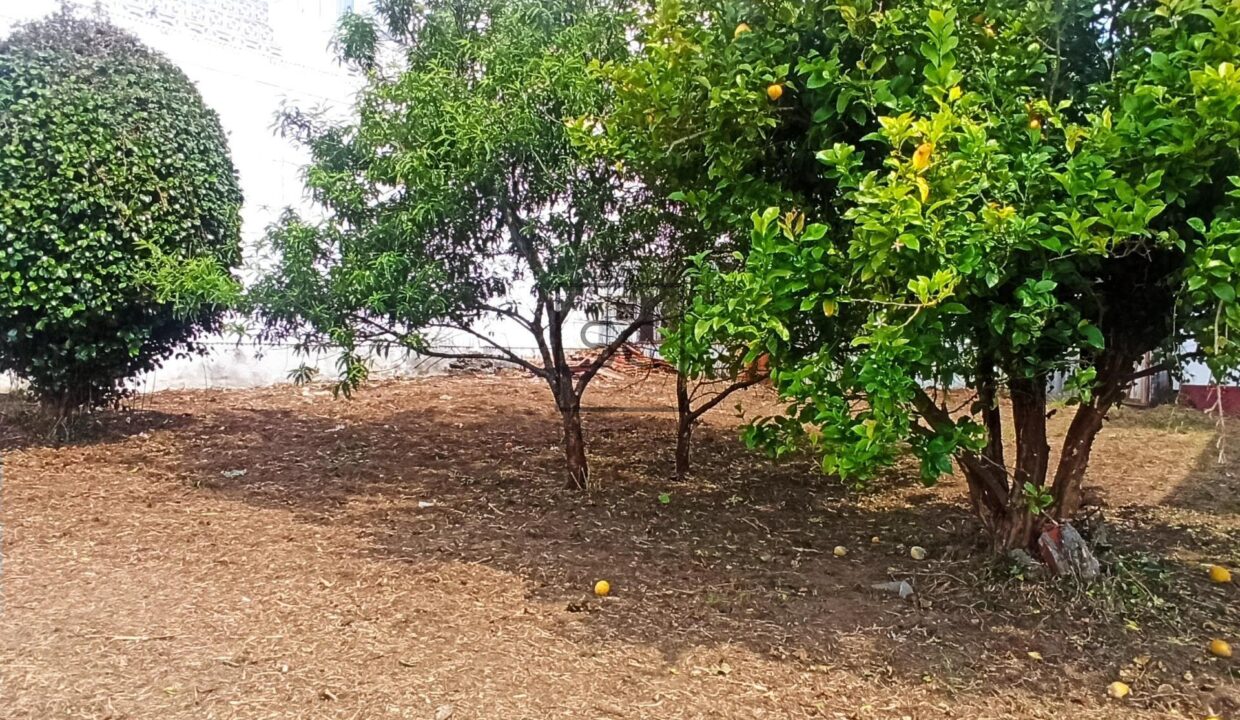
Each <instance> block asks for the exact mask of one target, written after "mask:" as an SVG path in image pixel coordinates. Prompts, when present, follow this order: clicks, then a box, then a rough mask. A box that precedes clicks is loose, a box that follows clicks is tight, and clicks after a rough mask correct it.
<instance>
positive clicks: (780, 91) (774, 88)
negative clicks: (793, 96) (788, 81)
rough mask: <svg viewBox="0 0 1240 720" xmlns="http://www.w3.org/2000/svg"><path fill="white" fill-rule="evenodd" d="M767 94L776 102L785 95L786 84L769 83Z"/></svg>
mask: <svg viewBox="0 0 1240 720" xmlns="http://www.w3.org/2000/svg"><path fill="white" fill-rule="evenodd" d="M766 96H767V97H769V98H770V99H771V102H775V101H776V100H778V99H780V98H781V97H783V96H784V86H783V85H780V84H779V83H773V84H771V85H767V86H766Z"/></svg>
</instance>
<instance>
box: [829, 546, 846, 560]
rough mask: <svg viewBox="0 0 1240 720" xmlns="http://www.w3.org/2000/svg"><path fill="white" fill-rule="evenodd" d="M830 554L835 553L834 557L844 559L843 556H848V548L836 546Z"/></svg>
mask: <svg viewBox="0 0 1240 720" xmlns="http://www.w3.org/2000/svg"><path fill="white" fill-rule="evenodd" d="M831 552H833V553H835V556H836V557H844V556H845V555H847V554H848V548H846V547H844V546H843V545H836V546H835V549H834V550H832V551H831Z"/></svg>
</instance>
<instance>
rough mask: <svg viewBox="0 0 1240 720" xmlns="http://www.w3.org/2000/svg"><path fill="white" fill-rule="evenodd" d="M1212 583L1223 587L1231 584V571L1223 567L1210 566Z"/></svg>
mask: <svg viewBox="0 0 1240 720" xmlns="http://www.w3.org/2000/svg"><path fill="white" fill-rule="evenodd" d="M1210 582H1212V583H1217V584H1219V585H1222V584H1223V583H1229V582H1231V571H1230V570H1228V569H1227V568H1225V567H1223V566H1222V565H1211V566H1210Z"/></svg>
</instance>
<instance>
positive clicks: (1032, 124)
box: [1029, 118, 1042, 130]
mask: <svg viewBox="0 0 1240 720" xmlns="http://www.w3.org/2000/svg"><path fill="white" fill-rule="evenodd" d="M1029 129H1030V130H1041V129H1042V121H1041V120H1039V119H1037V118H1031V119H1030V120H1029Z"/></svg>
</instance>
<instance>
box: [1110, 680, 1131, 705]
mask: <svg viewBox="0 0 1240 720" xmlns="http://www.w3.org/2000/svg"><path fill="white" fill-rule="evenodd" d="M1130 692H1132V688H1130V687H1128V683H1122V682H1120V681H1119V680H1116V681H1115V682H1113V683H1111V684H1110V685H1107V695H1110V696H1111V697H1113V698H1115V699H1116V700H1122V699H1124V698H1126V697H1128V693H1130Z"/></svg>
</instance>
